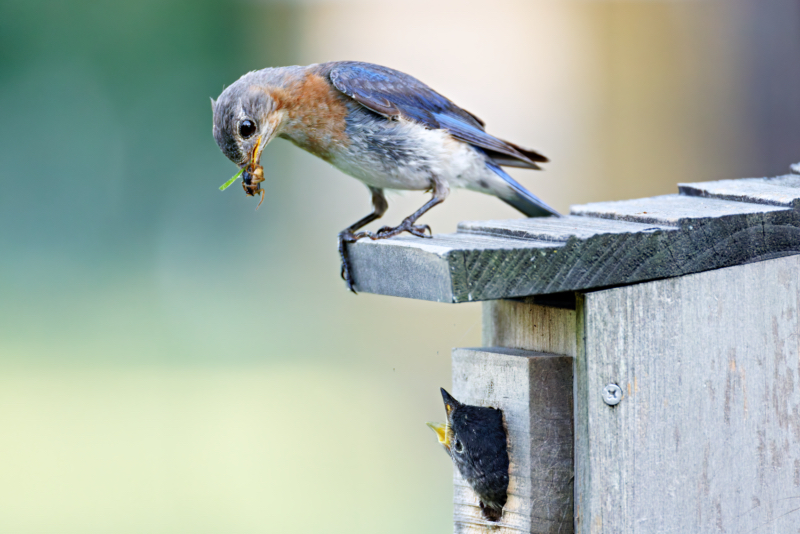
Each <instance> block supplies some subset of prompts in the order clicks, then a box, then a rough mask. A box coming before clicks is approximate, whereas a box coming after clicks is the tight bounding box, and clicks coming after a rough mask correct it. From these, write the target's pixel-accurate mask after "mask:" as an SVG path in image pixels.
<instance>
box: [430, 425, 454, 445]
mask: <svg viewBox="0 0 800 534" xmlns="http://www.w3.org/2000/svg"><path fill="white" fill-rule="evenodd" d="M425 424H426V425H428V426H429V427H431V430H433V431H434V432H436V437H437V438H439V443H441V444H442V445H443V446H444V448H445V449H447V450H448V451H449V450H450V432H448V430H450V426H449V425H448V424H447V423H425Z"/></svg>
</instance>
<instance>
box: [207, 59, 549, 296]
mask: <svg viewBox="0 0 800 534" xmlns="http://www.w3.org/2000/svg"><path fill="white" fill-rule="evenodd" d="M212 108H213V111H214V139H215V140H216V141H217V144H218V145H219V147H220V148H221V149H222V152H223V153H224V154H225V155H226V156H227V157H228V158H229V159H230V160H231V161H233V162H234V163H235V164H237V165H238V166H239V167H240V168H241V169H242V170H245V172H244V183H243V185H244V187H245V191H246V192H247V194H249V195H253V194H254V193H255V192H256V191H258V190H260V186H259V184H258V183H257V182H260V181H263V176H262V175H261V174H259V175H258V177H254V176H253V174H251V173H248V172H247V171H246V169H253V168H255V166H257V165H258V162H259V160H260V158H261V152H262V151H263V149H264V147H265V146H266V145H267V144H268V143H269V142H270V141H272V140H273V139H274V138H275V137H282V138H284V139H288V140H289V141H291V142H292V143H294V144H295V145H297V146H299V147H300V148H303V149H305V150H307V151H309V152H311V153H312V154H314V155H315V156H319V157H320V158H322V159H324V160H325V161H327V162H329V163H331V164H332V165H334V166H335V167H337V168H338V169H340V170H341V171H343V172H345V173H346V174H349V175H350V176H353V177H355V178H357V179H359V180H361V181H362V182H363V183H364V184H366V186H367V187H368V188H369V190H370V193H371V194H372V205H373V211H372V213H370V214H369V215H367V216H366V217H364V218H362V219H360V220H359V221H358V222H356V223H354V224H352V225H350V226H349V227H347V228H346V229H344V230H343V231H342V232H340V233H339V254H340V256H341V260H342V271H341V274H342V278H344V280H345V282H346V283H347V287H348V288H349V289H350V290H351V291H354V292H355V286H354V280H353V275H352V270H351V268H350V262H349V261H348V255H347V244H348V243H353V242H355V241H357V240H359V239H362V238H365V237H368V238H370V239H383V238H387V237H391V236H395V235H397V234H399V233H401V232H408V233H410V234H413V235H415V236H418V237H430V232H431V230H430V227H429V226H428V225H421V226H419V225H416V224H415V223H416V221H417V219H418V218H419V217H420V216H422V214H424V213H425V212H427V211H428V210H429V209H431V208H432V207H433V206H436V205H437V204H440V203H441V202H443V201H444V199H445V198H447V195H448V193H449V192H450V188H451V187H462V188H465V189H470V190H473V191H479V192H481V193H487V194H490V195H494V196H496V197H498V198H500V199H501V200H503V201H505V202H507V203H508V204H510V205H512V206H513V207H515V208H516V209H518V210H519V211H521V212H522V213H524V214H525V215H527V216H529V217H540V216H548V215H558V213H557V212H556V211H555V210H553V209H552V208H551V207H549V206H548V205H547V204H545V203H544V202H542V201H541V200H540V199H538V198H537V197H536V196H534V195H533V194H531V193H530V192H529V191H527V190H526V189H525V188H524V187H522V186H521V185H520V184H519V183H517V182H516V181H515V180H514V179H513V178H511V177H510V176H509V175H508V174H506V173H505V172H504V171H503V169H502V168H501V167H502V166H510V167H522V168H526V169H539V166H538V165H537V163H541V162H545V161H547V158H545V157H544V156H542V155H541V154H539V153H538V152H535V151H533V150H529V149H526V148H522V147H520V146H518V145H515V144H513V143H509V142H508V141H503V140H501V139H498V138H497V137H494V136H492V135H490V134H488V133H486V131H485V129H484V123H483V121H482V120H480V119H479V118H478V117H476V116H475V115H473V114H472V113H470V112H468V111H466V110H464V109H462V108H460V107H458V106H457V105H455V104H454V103H452V102H451V101H450V100H448V99H447V98H445V97H444V96H442V95H440V94H439V93H437V92H436V91H434V90H433V89H431V88H430V87H428V86H427V85H425V84H424V83H422V82H420V81H419V80H417V79H416V78H413V77H411V76H409V75H407V74H403V73H402V72H399V71H396V70H394V69H390V68H387V67H382V66H379V65H372V64H370V63H360V62H356V61H336V62H331V63H320V64H315V65H309V66H307V67H301V66H294V67H277V68H268V69H263V70H259V71H253V72H249V73H247V74H245V75H244V76H242V77H241V78H239V79H238V80H237V81H236V82H234V83H233V85H231V86H229V87H227V88H226V89H225V90H224V91H223V92H222V94H221V95H220V97H219V98H218V99H217V100H216V101H214V100H213V99H212ZM258 170H259V171H260V167H259V169H258ZM262 172H263V171H262ZM385 189H405V190H414V191H430V192H432V195H433V196H432V198H431V199H430V200H429V201H428V202H426V203H425V204H424V205H423V206H422V207H421V208H420V209H418V210H417V211H415V212H414V213H412V214H411V215H410V216H408V217H406V218H405V219H404V220H403V222H402V223H400V225H398V226H396V227H389V226H384V227H383V228H381V229H380V230H378V231H377V232H374V233H373V232H365V231H359V230H361V228H363V227H364V226H366V225H367V224H369V223H371V222H372V221H375V220H376V219H379V218H380V217H382V216H383V214H384V213H385V212H386V209H387V208H388V203H387V202H386V197H385V196H384V190H385ZM262 195H263V193H262ZM426 231H427V232H428V233H427V234H426Z"/></svg>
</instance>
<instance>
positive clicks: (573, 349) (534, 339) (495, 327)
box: [482, 300, 577, 357]
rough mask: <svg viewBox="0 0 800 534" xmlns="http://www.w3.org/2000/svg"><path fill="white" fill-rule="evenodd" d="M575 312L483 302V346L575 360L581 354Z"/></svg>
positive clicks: (505, 301) (516, 302)
mask: <svg viewBox="0 0 800 534" xmlns="http://www.w3.org/2000/svg"><path fill="white" fill-rule="evenodd" d="M576 328H577V327H576V312H575V310H574V309H573V310H570V309H564V308H554V307H551V306H541V305H538V304H532V303H527V302H520V301H513V300H489V301H486V302H484V303H483V333H482V337H483V339H482V343H483V345H484V346H485V347H509V348H514V349H524V350H535V351H540V352H547V353H551V354H563V355H565V356H572V357H574V356H575V355H576V354H577V346H576V343H577V334H576Z"/></svg>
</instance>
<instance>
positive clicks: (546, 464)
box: [452, 347, 573, 534]
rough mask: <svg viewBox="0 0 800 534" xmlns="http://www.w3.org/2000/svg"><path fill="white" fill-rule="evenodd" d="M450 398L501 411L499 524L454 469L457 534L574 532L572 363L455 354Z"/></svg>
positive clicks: (496, 352) (508, 354)
mask: <svg viewBox="0 0 800 534" xmlns="http://www.w3.org/2000/svg"><path fill="white" fill-rule="evenodd" d="M452 358H453V390H452V391H453V396H454V397H455V398H456V399H458V400H459V401H461V402H465V403H467V404H473V405H478V406H492V407H494V408H500V409H501V410H503V416H504V419H505V423H506V426H507V429H508V437H509V457H510V458H509V459H510V460H511V467H510V470H509V471H510V473H509V475H510V476H509V478H510V480H509V488H508V493H509V496H508V502H507V503H506V506H505V508H504V510H503V516H502V518H501V519H500V521H499V522H497V523H493V522H489V521H486V520H485V519H483V517H482V516H481V512H480V508H479V506H478V499H477V497H476V496H475V494H474V492H473V491H472V489H471V488H470V487H469V486H468V485H467V483H466V482H465V481H464V480H463V479H462V478H461V476H460V474H459V473H458V470H457V469H454V470H453V472H454V497H453V502H454V511H453V515H454V521H455V532H456V534H467V533H469V534H477V533H489V532H491V533H493V534H519V533H521V532H524V533H548V534H550V533H553V534H555V533H561V534H568V533H570V532H572V528H573V464H572V456H573V433H572V417H573V413H572V358H570V357H565V356H557V355H553V354H545V353H541V352H531V351H521V350H514V349H507V348H496V347H494V348H483V349H454V350H453V356H452Z"/></svg>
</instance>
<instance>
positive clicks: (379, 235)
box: [367, 219, 433, 240]
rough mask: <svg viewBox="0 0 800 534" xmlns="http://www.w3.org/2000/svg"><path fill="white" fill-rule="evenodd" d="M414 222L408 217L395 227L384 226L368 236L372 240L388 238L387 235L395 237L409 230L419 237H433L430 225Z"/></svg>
mask: <svg viewBox="0 0 800 534" xmlns="http://www.w3.org/2000/svg"><path fill="white" fill-rule="evenodd" d="M413 222H414V221H411V220H409V219H406V220H404V221H403V222H402V223H400V225H399V226H395V227H394V228H392V227H391V226H384V227H383V228H381V229H380V230H378V231H377V232H375V233H374V234H370V235H368V236H367V237H369V238H370V239H372V240H375V239H386V238H387V237H394V236H396V235H398V234H401V233H403V232H408V233H409V234H411V235H415V236H417V237H425V238H428V239H430V238H431V237H433V232H432V231H431V227H430V226H428V225H427V224H423V225H421V226H416V225H414V224H412V223H413ZM426 231H427V232H428V233H427V234H426V233H425V232H426Z"/></svg>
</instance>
